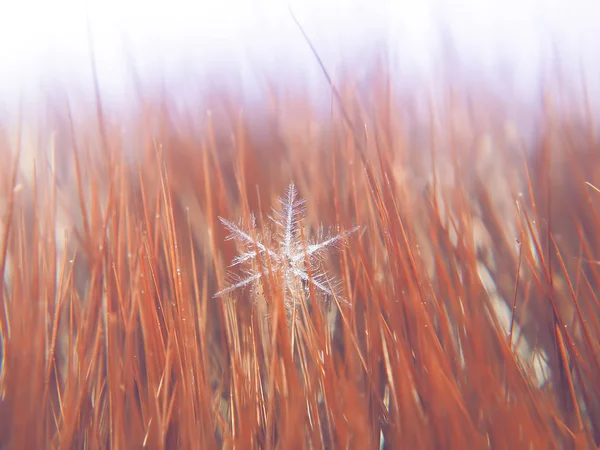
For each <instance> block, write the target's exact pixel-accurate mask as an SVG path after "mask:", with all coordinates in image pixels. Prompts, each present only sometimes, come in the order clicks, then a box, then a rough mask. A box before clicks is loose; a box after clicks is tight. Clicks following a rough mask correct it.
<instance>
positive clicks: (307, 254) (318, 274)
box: [215, 183, 359, 314]
mask: <svg viewBox="0 0 600 450" xmlns="http://www.w3.org/2000/svg"><path fill="white" fill-rule="evenodd" d="M296 197H297V191H296V188H295V186H294V184H293V183H291V184H290V186H289V188H288V190H287V192H286V194H285V196H284V197H283V198H281V199H280V202H281V207H280V209H278V210H274V212H273V215H272V216H270V219H271V221H272V223H273V229H272V232H271V233H267V234H266V235H263V236H260V235H259V233H258V231H257V230H256V222H255V220H254V217H252V223H251V229H250V231H244V230H243V229H242V228H241V227H240V226H238V225H235V224H233V223H232V222H230V221H228V220H226V219H223V218H222V217H219V219H220V220H221V222H222V223H223V225H224V226H225V227H226V228H227V229H228V230H229V231H230V232H231V234H230V236H229V237H228V239H234V240H236V241H237V242H238V244H239V245H240V249H241V251H240V255H239V256H237V257H236V258H234V259H233V261H232V263H231V266H242V265H243V266H244V267H245V270H244V275H243V276H242V277H240V278H237V279H236V280H235V281H234V282H233V283H232V284H231V285H230V286H228V287H227V288H225V289H223V290H222V291H219V292H217V293H216V294H215V297H222V296H225V295H227V294H230V293H231V292H233V291H235V290H237V289H242V288H245V287H246V286H251V287H253V288H255V290H256V289H257V288H259V287H260V286H263V285H264V284H263V280H264V279H265V277H267V273H268V270H269V267H270V270H272V271H273V272H274V273H275V274H276V275H277V276H278V279H279V280H281V282H282V283H283V286H282V287H283V291H284V292H285V307H286V310H287V311H288V313H290V314H291V312H292V311H293V310H294V309H296V308H297V307H299V306H300V302H303V301H306V299H307V298H308V297H309V293H308V292H309V289H310V286H309V285H311V284H312V287H313V288H314V290H315V292H316V293H319V294H322V295H324V296H332V295H334V294H335V291H336V284H335V283H334V282H333V280H332V279H331V278H329V277H328V275H327V273H326V272H325V271H324V270H323V265H322V260H323V257H324V256H325V254H326V253H327V251H328V250H329V249H331V248H334V247H337V246H340V245H341V244H343V243H344V242H345V240H346V238H347V237H348V236H349V235H350V234H352V233H354V232H355V231H356V230H358V228H359V227H355V228H353V229H351V230H348V231H343V232H339V233H338V234H335V235H333V236H324V235H323V231H322V229H321V230H320V231H319V233H318V238H317V241H310V240H309V237H308V236H307V234H306V233H304V234H302V228H301V227H302V221H303V218H304V213H305V207H304V204H305V201H304V200H301V199H297V198H296ZM252 230H254V231H255V233H254V232H253V231H252ZM253 236H256V241H255V240H254V238H253ZM303 236H304V239H303ZM307 262H308V266H307ZM261 269H262V270H261Z"/></svg>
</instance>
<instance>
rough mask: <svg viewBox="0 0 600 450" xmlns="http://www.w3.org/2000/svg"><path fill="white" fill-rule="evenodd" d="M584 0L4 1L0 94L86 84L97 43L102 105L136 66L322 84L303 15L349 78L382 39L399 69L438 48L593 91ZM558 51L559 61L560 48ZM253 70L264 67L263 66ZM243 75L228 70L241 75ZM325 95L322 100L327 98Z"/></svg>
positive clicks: (426, 59) (421, 71)
mask: <svg viewBox="0 0 600 450" xmlns="http://www.w3.org/2000/svg"><path fill="white" fill-rule="evenodd" d="M598 4H599V2H597V1H592V0H569V1H567V0H503V1H499V0H495V1H494V0H419V1H415V0H388V1H384V0H363V1H358V0H292V1H289V2H284V1H277V0H258V1H250V0H248V1H242V0H216V1H211V2H203V1H185V0H173V1H168V2H167V1H162V2H161V1H138V0H90V1H87V2H86V1H76V0H53V1H47V0H46V1H44V0H39V1H32V0H18V1H11V0H0V5H1V7H0V95H1V100H0V105H2V106H3V108H2V109H3V111H4V112H5V113H6V112H8V113H11V112H13V111H16V105H17V104H18V101H19V99H21V100H23V102H24V104H26V105H30V106H31V105H35V104H36V102H38V101H39V98H40V93H47V92H48V90H49V89H57V88H60V89H62V91H61V92H67V93H68V94H69V95H72V96H82V95H85V94H89V93H90V92H91V86H92V84H91V80H92V78H91V73H92V72H91V67H92V57H91V52H90V50H91V49H93V52H94V59H95V63H96V68H97V73H98V80H99V84H100V87H101V89H102V94H103V96H104V98H105V99H106V101H107V102H109V104H110V105H112V106H116V107H122V106H126V105H127V104H128V102H129V101H130V100H131V99H132V95H133V92H134V91H133V89H132V86H133V84H132V81H133V77H132V73H133V71H132V68H134V69H135V72H136V73H137V74H138V75H139V78H140V80H141V82H142V85H143V86H145V87H146V88H147V89H154V88H157V87H160V86H164V87H166V88H168V89H169V90H170V91H172V92H173V95H176V94H180V95H186V92H185V91H186V89H191V86H193V85H201V84H202V80H203V79H206V78H207V77H212V78H213V80H214V78H215V74H219V77H218V82H220V83H222V84H223V85H224V86H225V87H226V86H227V83H229V82H231V83H233V82H238V81H240V80H241V82H242V83H243V91H244V94H245V95H247V96H249V97H250V98H252V97H253V96H254V98H256V99H259V98H260V92H261V91H260V86H261V84H260V83H261V80H263V81H264V77H265V76H270V77H271V78H272V79H276V80H277V81H278V83H280V84H281V85H289V86H292V87H293V86H301V87H304V86H308V87H309V88H311V89H312V87H314V88H315V89H317V88H318V86H321V87H322V86H323V83H324V81H323V77H322V75H321V73H320V72H319V69H318V66H317V64H316V62H315V59H314V56H313V55H312V53H311V52H310V50H309V48H308V46H307V44H306V41H305V40H304V38H303V37H302V35H301V34H300V32H299V30H298V28H297V26H296V25H295V23H294V22H293V19H292V17H291V14H290V9H291V10H292V11H293V12H294V14H295V15H296V17H297V18H298V20H299V21H300V22H301V23H302V25H303V27H304V29H305V31H306V32H307V33H308V35H309V36H310V37H311V39H312V40H313V42H314V44H315V45H316V47H317V49H318V51H319V53H320V55H321V56H322V58H323V60H324V61H325V63H326V64H327V65H328V67H329V68H330V70H331V71H332V72H333V74H334V75H335V73H336V70H339V69H340V63H341V62H343V63H344V67H345V68H346V69H348V68H350V69H352V70H353V71H354V72H353V73H355V74H356V76H357V77H360V75H361V70H364V69H365V67H367V65H368V64H369V62H370V59H369V58H370V57H372V56H373V55H374V54H375V51H374V49H382V48H385V49H386V51H385V53H386V56H387V57H388V61H389V62H390V64H391V69H392V73H394V74H395V76H396V77H398V80H401V81H405V82H406V83H408V84H410V83H411V82H415V81H418V82H420V83H427V82H429V81H430V80H435V79H439V78H440V77H443V76H444V74H445V73H446V72H443V71H442V70H441V67H442V66H441V64H442V61H443V59H442V58H441V56H442V55H446V57H447V56H448V53H450V54H452V56H453V57H454V60H455V62H456V61H459V62H460V64H459V65H460V68H461V69H460V70H461V73H462V74H468V75H469V76H473V77H475V78H477V77H488V78H489V79H490V80H493V81H494V82H497V83H504V82H506V83H509V82H511V83H513V84H514V85H515V87H516V89H517V90H518V92H519V93H520V94H521V95H524V96H528V95H533V93H535V92H536V91H537V87H538V86H539V83H540V80H542V79H543V78H544V77H545V76H546V75H547V74H548V73H553V74H556V70H555V67H556V65H557V64H559V65H560V67H561V68H562V70H563V73H562V74H561V76H563V77H565V79H566V80H567V81H568V83H570V84H571V85H572V86H575V87H577V86H579V85H580V84H581V82H582V79H583V78H582V74H583V73H584V72H585V80H586V82H587V84H588V88H589V89H590V92H592V93H593V94H594V95H596V94H597V93H600V68H599V64H598V61H599V59H598V56H597V52H598V43H599V42H600V6H598ZM556 55H558V56H559V59H558V60H557V59H556V58H555V56H556ZM257 73H258V74H259V75H258V76H257ZM238 74H239V75H240V78H236V77H237V75H238ZM326 100H327V101H329V99H326Z"/></svg>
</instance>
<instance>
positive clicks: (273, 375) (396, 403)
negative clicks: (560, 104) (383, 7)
mask: <svg viewBox="0 0 600 450" xmlns="http://www.w3.org/2000/svg"><path fill="white" fill-rule="evenodd" d="M386 86H387V87H386ZM368 87H369V89H368V90H366V91H363V90H353V89H352V85H351V84H350V83H346V84H344V85H343V87H341V88H340V92H342V93H343V94H342V99H341V100H342V103H343V105H344V106H343V110H344V111H345V113H346V114H347V115H348V119H349V120H350V121H351V122H352V123H354V125H353V127H351V126H350V122H348V120H345V119H344V118H343V117H342V115H341V113H340V111H341V110H340V109H339V108H337V109H335V110H334V112H333V113H332V116H331V117H330V118H329V119H328V120H321V119H319V120H317V119H315V118H316V113H315V112H313V111H311V109H310V107H309V106H308V105H307V104H306V103H304V102H303V96H302V94H303V93H301V92H300V93H298V96H297V97H294V98H291V97H288V98H287V99H286V98H284V97H273V98H272V99H271V101H270V103H269V105H270V108H271V109H270V110H269V109H265V111H263V113H261V114H260V115H259V114H258V113H257V114H252V115H247V114H246V115H244V114H239V111H238V110H237V109H236V108H235V106H232V105H235V102H234V101H232V99H231V98H224V97H219V98H217V99H216V100H214V101H213V103H212V104H210V105H209V106H210V107H211V109H212V111H213V113H212V114H209V115H203V116H201V117H197V116H196V117H192V116H191V115H190V116H184V115H183V114H180V115H176V114H175V113H174V112H172V111H171V110H170V109H169V105H168V103H167V102H162V103H161V102H156V103H153V102H146V103H145V107H144V110H143V111H142V112H141V113H140V115H139V117H138V118H137V119H136V120H134V121H131V123H129V124H127V127H126V128H125V131H124V130H123V128H122V124H121V123H119V122H114V123H113V122H111V121H110V120H109V118H107V117H106V116H105V115H103V114H102V110H101V109H99V110H98V111H97V112H98V115H97V116H96V117H95V118H92V119H90V120H87V119H86V118H83V117H78V122H77V123H74V122H73V120H72V118H71V117H70V115H69V112H68V110H67V109H66V108H65V109H64V110H58V111H56V110H55V113H54V115H53V120H54V122H53V123H52V124H51V125H48V126H45V127H43V128H41V129H40V130H39V131H26V130H25V128H22V129H20V130H19V131H18V132H17V133H13V132H10V130H8V131H7V132H6V134H5V137H4V140H3V141H2V147H1V149H0V158H1V159H2V161H5V163H4V164H2V168H1V169H0V171H1V175H0V184H1V186H0V188H1V194H0V195H1V197H0V200H1V201H2V203H1V207H2V220H1V222H0V225H1V226H2V230H1V231H0V236H2V237H3V239H2V240H0V249H1V251H2V253H1V254H0V263H1V266H0V272H1V273H3V274H4V280H5V282H4V283H3V289H2V292H1V298H0V303H1V305H2V309H1V310H0V341H1V343H2V347H1V350H0V359H2V371H1V374H0V395H1V397H0V448H6V449H25V448H32V449H34V448H37V449H41V448H63V449H68V448H90V449H94V448H115V449H117V448H121V449H134V448H142V447H148V448H157V449H161V448H169V449H171V448H178V449H188V448H189V449H198V448H202V449H204V448H240V449H246V448H281V449H292V448H343V449H345V448H352V449H367V448H380V446H384V448H407V449H415V448H431V449H441V448H460V449H464V448H493V449H504V448H506V449H508V448H511V449H512V448H524V449H525V448H526V449H548V448H576V449H583V448H597V446H599V445H600V379H599V378H598V374H599V373H600V347H599V343H598V338H597V336H600V309H599V308H600V304H599V300H598V297H597V294H596V293H597V292H598V290H597V288H598V282H599V281H600V266H598V265H597V264H595V260H596V259H597V258H599V257H600V238H599V237H598V230H600V217H599V216H598V213H597V209H598V206H599V202H600V193H599V192H596V191H595V190H594V189H593V188H592V187H591V186H590V185H589V184H586V182H588V183H591V185H593V186H600V153H599V150H600V148H599V146H598V143H597V142H595V141H594V137H593V136H594V135H593V133H592V131H591V125H589V124H587V123H586V121H585V116H582V119H581V120H577V121H575V120H571V121H569V122H567V121H565V120H562V119H560V117H559V116H558V115H557V114H556V113H555V112H553V111H552V110H551V109H550V108H546V109H545V110H544V111H542V114H541V116H540V120H539V122H538V123H537V125H536V128H535V130H534V131H535V132H534V133H533V138H532V139H530V140H525V139H522V138H521V136H520V134H519V133H520V132H521V130H520V129H519V126H518V125H519V121H520V120H522V119H523V117H521V116H518V115H515V114H513V115H511V114H512V113H507V114H505V115H502V114H501V113H500V112H499V111H500V110H501V107H503V105H504V104H505V103H506V102H507V101H504V103H503V101H500V100H499V99H493V98H490V96H486V95H484V94H481V93H479V94H477V95H476V96H475V97H474V99H473V98H471V99H470V100H469V101H470V103H469V101H467V100H468V98H467V93H464V92H462V93H458V94H457V93H455V94H454V95H453V96H449V97H448V98H447V99H446V101H445V102H444V103H442V104H440V105H438V106H435V107H433V106H432V107H430V108H429V109H427V108H425V109H424V110H422V111H426V113H425V114H420V113H418V108H417V106H416V104H411V103H409V102H395V101H392V98H394V97H393V96H392V94H391V93H390V92H389V91H388V90H387V89H389V85H388V84H387V83H385V82H383V81H381V80H380V81H377V80H372V82H371V85H370V86H368ZM359 94H360V95H359ZM411 105H412V106H411ZM258 117H259V118H258ZM510 121H512V125H511V122H510ZM259 122H260V123H259ZM356 124H362V125H361V126H357V125H356ZM515 124H516V125H515ZM511 130H512V131H511ZM34 157H35V164H32V163H31V162H32V161H33V160H34ZM290 182H294V183H295V185H296V186H297V188H298V191H299V194H300V196H301V197H302V198H304V199H306V200H307V204H306V205H307V214H306V217H307V225H308V228H307V230H308V231H307V232H310V233H313V232H314V231H315V230H316V229H317V227H318V226H319V225H321V224H323V225H325V226H337V227H340V228H341V229H351V228H352V227H354V226H355V225H360V226H361V227H363V231H361V232H360V233H356V234H354V235H352V236H351V237H350V238H349V240H348V246H347V248H346V249H345V250H343V251H341V252H339V253H334V254H332V255H329V256H328V257H327V258H326V260H325V264H326V266H327V269H328V270H329V272H330V273H332V274H333V275H334V276H335V278H337V279H338V280H341V289H340V290H341V295H343V297H344V298H345V299H346V300H347V301H348V305H346V304H342V303H340V305H338V303H339V302H337V301H336V299H335V298H334V299H331V300H332V301H330V302H325V303H323V302H320V301H317V299H315V298H314V296H315V295H316V293H315V292H314V289H312V290H310V293H309V294H307V298H306V303H305V304H303V305H302V308H301V310H300V311H299V312H298V320H297V321H295V322H294V327H293V330H292V329H290V327H289V326H288V320H287V318H286V311H285V308H284V296H283V295H282V291H281V289H280V288H281V283H279V282H278V280H277V277H270V279H269V281H268V282H267V283H266V284H265V285H264V286H263V288H264V289H262V291H261V292H262V302H257V301H256V298H254V297H255V296H256V292H255V291H252V290H247V291H243V292H239V293H236V295H234V296H232V297H227V298H213V296H214V294H215V293H216V292H218V291H219V290H221V289H223V288H225V287H226V286H227V278H226V274H227V271H228V270H229V269H228V267H227V265H228V263H229V262H230V261H231V260H232V259H233V258H234V257H235V255H236V253H237V250H236V247H235V244H234V243H232V242H230V241H226V240H225V238H226V236H227V234H228V231H227V230H226V229H225V228H224V227H223V226H222V224H221V223H220V222H219V220H218V217H219V216H221V217H225V218H228V219H231V220H236V219H237V218H240V219H244V220H246V223H248V222H247V220H248V219H249V217H250V214H252V213H254V214H256V217H257V222H258V226H259V228H260V227H262V226H263V224H266V223H267V221H268V217H267V214H268V213H269V211H270V209H271V207H272V206H274V205H275V203H276V201H277V198H278V197H279V196H280V195H282V194H283V193H284V192H285V188H286V187H287V186H288V185H289V183H290ZM338 306H339V307H338Z"/></svg>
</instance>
